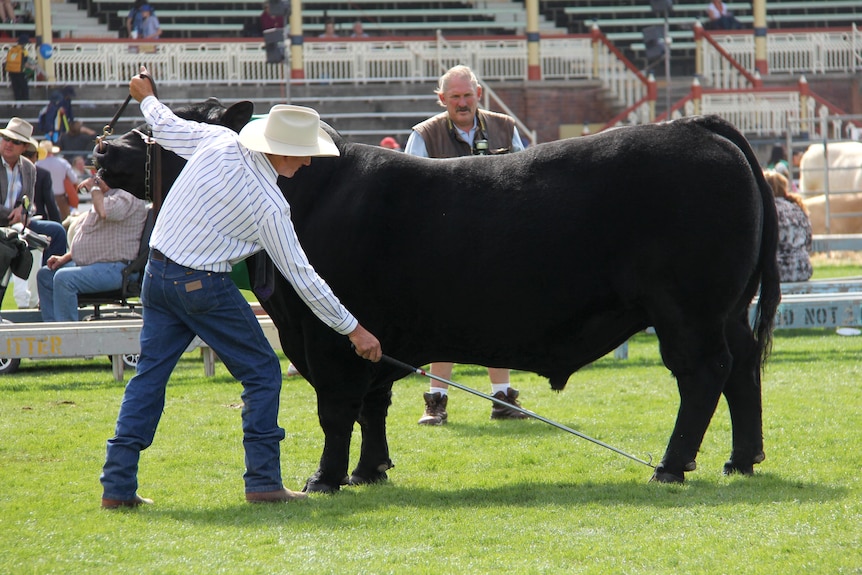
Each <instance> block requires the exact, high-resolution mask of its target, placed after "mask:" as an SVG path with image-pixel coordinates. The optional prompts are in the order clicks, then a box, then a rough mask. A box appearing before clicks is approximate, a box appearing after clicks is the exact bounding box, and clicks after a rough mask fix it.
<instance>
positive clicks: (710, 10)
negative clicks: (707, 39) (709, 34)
mask: <svg viewBox="0 0 862 575" xmlns="http://www.w3.org/2000/svg"><path fill="white" fill-rule="evenodd" d="M706 14H707V16H709V22H708V23H707V25H706V26H704V28H708V29H710V30H739V29H740V28H742V23H741V22H740V21H739V20H737V19H736V17H735V16H734V15H733V12H731V11H730V10H729V9H728V7H727V5H726V4H725V3H724V2H722V1H721V0H712V1H711V2H710V3H709V5H708V6H707V7H706Z"/></svg>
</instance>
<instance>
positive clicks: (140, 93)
mask: <svg viewBox="0 0 862 575" xmlns="http://www.w3.org/2000/svg"><path fill="white" fill-rule="evenodd" d="M148 75H149V72H147V67H146V66H141V73H140V74H138V75H137V76H135V77H133V78H132V79H131V80H129V94H131V95H132V98H134V99H135V100H137V101H138V102H141V101H143V99H144V98H146V97H147V96H152V95H154V92H153V84H152V83H151V82H150V80H149V79H148V78H144V76H148Z"/></svg>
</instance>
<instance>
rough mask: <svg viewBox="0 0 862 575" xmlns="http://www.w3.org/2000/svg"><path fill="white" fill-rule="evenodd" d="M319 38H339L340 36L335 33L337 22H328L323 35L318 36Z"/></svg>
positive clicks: (324, 26)
mask: <svg viewBox="0 0 862 575" xmlns="http://www.w3.org/2000/svg"><path fill="white" fill-rule="evenodd" d="M318 38H326V39H330V40H331V39H333V38H338V34H336V33H335V22H334V21H333V20H331V19H330V20H327V21H326V23H325V24H324V25H323V33H322V34H321V35H320V36H318Z"/></svg>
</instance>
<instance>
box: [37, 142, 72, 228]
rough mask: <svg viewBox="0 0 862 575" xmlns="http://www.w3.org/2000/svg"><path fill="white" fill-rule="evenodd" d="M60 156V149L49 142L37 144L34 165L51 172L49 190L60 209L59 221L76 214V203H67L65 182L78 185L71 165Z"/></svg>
mask: <svg viewBox="0 0 862 575" xmlns="http://www.w3.org/2000/svg"><path fill="white" fill-rule="evenodd" d="M59 154H60V148H58V147H57V145H56V144H55V143H54V142H52V141H51V140H42V141H41V142H39V159H38V160H36V165H37V166H39V167H40V168H45V169H46V170H48V171H49V172H51V188H52V191H53V192H54V201H56V202H57V207H58V208H59V209H60V221H63V220H65V219H66V218H68V217H69V214H77V213H78V203H77V201H75V202H73V203H74V205H72V204H71V203H70V202H69V198H68V197H67V196H66V180H67V179H68V180H69V181H70V182H71V184H72V185H74V186H77V185H78V176H77V175H76V174H75V170H73V169H72V164H70V163H69V161H68V160H67V159H66V158H64V157H63V156H61V155H59Z"/></svg>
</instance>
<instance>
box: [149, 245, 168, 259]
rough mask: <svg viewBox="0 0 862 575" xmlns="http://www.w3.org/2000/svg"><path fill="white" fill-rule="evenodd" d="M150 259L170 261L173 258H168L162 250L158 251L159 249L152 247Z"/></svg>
mask: <svg viewBox="0 0 862 575" xmlns="http://www.w3.org/2000/svg"><path fill="white" fill-rule="evenodd" d="M150 259H152V260H155V261H157V262H170V261H173V260H171V258H169V257H168V256H166V255H165V254H163V253H162V252H160V251H159V250H157V249H156V248H153V249H151V250H150Z"/></svg>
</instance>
